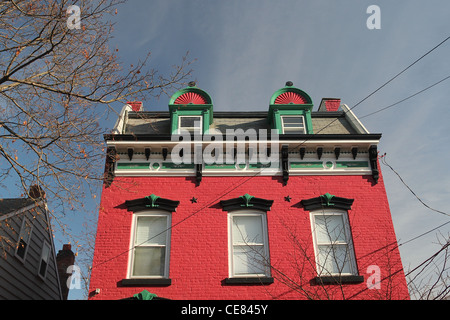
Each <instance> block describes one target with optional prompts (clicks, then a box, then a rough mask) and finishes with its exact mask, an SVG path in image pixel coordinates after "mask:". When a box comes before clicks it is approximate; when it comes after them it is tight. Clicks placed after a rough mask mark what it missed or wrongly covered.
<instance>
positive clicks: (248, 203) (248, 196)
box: [239, 193, 254, 208]
mask: <svg viewBox="0 0 450 320" xmlns="http://www.w3.org/2000/svg"><path fill="white" fill-rule="evenodd" d="M239 198H241V199H243V200H244V201H245V204H241V207H247V208H248V207H253V205H252V204H250V201H251V200H252V199H253V198H254V196H251V195H249V194H248V193H246V194H244V195H243V196H240V197H239Z"/></svg>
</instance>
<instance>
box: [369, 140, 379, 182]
mask: <svg viewBox="0 0 450 320" xmlns="http://www.w3.org/2000/svg"><path fill="white" fill-rule="evenodd" d="M369 162H370V167H371V168H372V176H373V180H374V181H375V184H377V183H378V179H379V178H380V173H379V172H378V149H377V146H371V147H370V148H369Z"/></svg>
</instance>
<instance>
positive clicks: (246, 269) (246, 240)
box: [228, 211, 270, 277]
mask: <svg viewBox="0 0 450 320" xmlns="http://www.w3.org/2000/svg"><path fill="white" fill-rule="evenodd" d="M228 229H229V261H230V264H229V265H230V277H252V276H254V277H261V276H263V277H269V276H270V264H269V246H268V236H267V220H266V214H265V213H258V212H248V211H245V212H239V213H237V212H233V213H229V214H228Z"/></svg>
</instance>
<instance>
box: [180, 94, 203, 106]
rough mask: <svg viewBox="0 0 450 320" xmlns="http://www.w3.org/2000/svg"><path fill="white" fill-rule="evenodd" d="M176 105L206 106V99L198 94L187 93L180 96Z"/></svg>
mask: <svg viewBox="0 0 450 320" xmlns="http://www.w3.org/2000/svg"><path fill="white" fill-rule="evenodd" d="M174 103H175V104H206V103H207V101H206V99H205V98H204V97H203V96H202V95H200V94H198V93H197V92H186V93H183V94H182V95H181V96H179V97H178V98H177V99H176V100H175V102H174Z"/></svg>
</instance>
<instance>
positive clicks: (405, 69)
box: [91, 36, 450, 269]
mask: <svg viewBox="0 0 450 320" xmlns="http://www.w3.org/2000/svg"><path fill="white" fill-rule="evenodd" d="M449 39H450V36H449V37H447V38H445V39H444V40H443V41H441V42H440V43H439V44H437V45H436V46H435V47H433V48H432V49H430V50H429V51H427V52H426V53H425V54H423V55H422V56H421V57H419V58H418V59H416V60H415V61H414V62H412V63H411V64H410V65H408V66H407V67H406V68H404V69H403V70H402V71H400V72H399V73H397V74H396V75H395V76H394V77H392V78H391V79H389V80H388V81H387V82H385V83H384V84H383V85H381V86H380V87H378V88H377V89H376V90H374V91H373V92H372V93H370V94H369V95H368V96H366V97H365V98H364V99H362V100H361V101H359V102H358V103H357V104H355V105H354V106H353V107H352V108H350V109H349V110H348V111H350V110H353V109H354V108H356V107H357V106H358V105H360V104H361V103H362V102H364V101H365V100H367V99H368V98H370V97H371V96H372V95H374V94H375V93H377V92H378V91H379V90H381V89H382V88H384V87H385V86H386V85H388V84H389V83H391V82H392V81H394V80H395V79H396V78H397V77H399V76H400V75H401V74H403V73H404V72H406V71H407V70H408V69H410V68H411V67H412V66H414V65H415V64H416V63H418V62H419V61H420V60H422V59H423V58H424V57H426V56H427V55H428V54H430V53H431V52H433V51H434V50H436V49H437V48H439V47H440V46H441V45H442V44H444V43H445V42H446V41H447V40H449ZM449 77H450V76H449ZM444 80H446V79H444ZM444 80H441V81H440V82H442V81H444ZM435 85H436V84H435ZM335 121H337V118H336V119H334V120H333V121H331V122H330V123H329V124H327V125H326V126H325V127H323V128H322V129H320V130H319V131H318V132H316V134H318V133H320V132H321V131H323V130H325V129H326V128H327V127H329V126H330V125H331V124H333V123H334V122H335ZM306 141H307V139H306V140H304V141H303V142H302V143H301V144H299V145H302V144H304V143H305V142H306ZM299 145H297V147H298V146H299ZM257 175H258V173H256V174H255V175H252V176H250V177H248V179H247V180H246V181H245V182H247V181H248V180H250V179H252V178H253V177H255V176H257ZM245 182H242V183H239V184H238V185H237V186H235V187H234V188H232V189H231V190H229V191H227V192H226V193H224V194H222V195H220V196H219V197H218V198H216V199H214V200H213V201H212V202H210V203H208V204H207V205H206V206H204V207H202V208H200V209H199V210H197V211H195V212H194V213H192V214H191V215H189V216H187V217H185V218H184V219H182V220H180V221H179V222H177V223H176V224H174V225H172V226H170V227H169V228H167V229H166V230H164V231H162V232H160V233H159V234H157V235H155V236H153V237H151V238H149V239H147V240H145V241H144V242H142V243H141V244H143V243H146V242H148V241H150V240H151V239H153V238H155V237H157V236H158V235H160V234H162V233H164V232H167V231H169V230H171V229H173V228H174V227H175V226H177V225H179V224H181V223H182V222H184V221H186V220H187V219H189V218H191V217H193V216H194V215H196V214H197V213H198V212H200V211H202V210H203V209H205V208H206V207H207V206H209V205H210V204H213V203H215V202H217V201H218V200H219V199H221V198H222V197H223V196H225V195H227V194H228V193H230V192H231V191H233V190H235V189H236V188H238V187H240V186H241V185H243V184H244V183H245ZM139 245H140V244H138V245H134V246H132V247H131V248H130V249H128V250H126V251H124V252H121V253H119V254H117V255H116V256H114V257H111V258H109V259H107V260H105V261H102V262H100V263H99V264H96V265H95V266H96V267H97V266H99V265H102V264H104V263H107V262H109V261H111V260H113V259H115V258H117V257H119V256H121V255H123V254H125V253H127V252H129V251H131V250H133V249H134V248H135V247H137V246H139ZM93 267H94V266H92V268H93ZM92 268H91V269H92Z"/></svg>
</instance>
